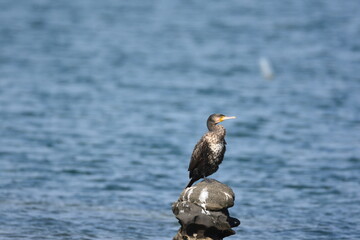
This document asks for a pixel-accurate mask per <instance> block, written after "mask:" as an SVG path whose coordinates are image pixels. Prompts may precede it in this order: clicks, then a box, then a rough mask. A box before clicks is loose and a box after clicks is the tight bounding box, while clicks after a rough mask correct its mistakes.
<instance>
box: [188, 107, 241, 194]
mask: <svg viewBox="0 0 360 240" xmlns="http://www.w3.org/2000/svg"><path fill="white" fill-rule="evenodd" d="M233 118H236V117H227V116H225V115H224V114H219V113H214V114H212V115H210V116H209V118H208V120H207V128H208V129H209V131H208V132H207V133H205V134H204V135H203V136H202V137H201V139H200V140H199V142H198V143H197V144H196V145H195V148H194V150H193V153H192V155H191V160H190V164H189V169H188V171H189V178H190V182H189V184H188V185H187V186H186V187H190V186H191V185H192V184H193V183H194V182H196V181H197V180H199V179H200V178H205V179H206V177H207V176H209V175H211V174H213V173H214V172H216V171H217V170H218V168H219V165H220V163H221V162H222V161H223V159H224V154H225V150H226V146H225V145H226V141H225V134H226V130H225V128H224V126H222V125H218V123H220V122H222V121H224V120H227V119H233Z"/></svg>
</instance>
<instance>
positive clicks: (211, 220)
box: [172, 179, 240, 240]
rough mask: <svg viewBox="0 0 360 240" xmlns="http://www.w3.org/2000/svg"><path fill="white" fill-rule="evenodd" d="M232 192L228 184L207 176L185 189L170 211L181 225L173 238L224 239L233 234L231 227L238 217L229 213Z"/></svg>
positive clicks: (235, 224) (232, 202)
mask: <svg viewBox="0 0 360 240" xmlns="http://www.w3.org/2000/svg"><path fill="white" fill-rule="evenodd" d="M234 199H235V195H234V192H233V191H232V190H231V188H230V187H228V186H227V185H225V184H223V183H220V182H218V181H216V180H213V179H211V180H210V179H209V180H207V181H202V182H200V183H198V184H197V185H194V186H192V187H190V188H186V189H184V191H183V192H182V193H181V194H180V197H179V199H178V201H177V202H175V203H174V204H173V205H172V210H173V213H174V214H175V216H176V218H177V219H178V220H179V223H180V225H181V227H180V229H179V231H178V233H177V235H176V236H175V237H174V240H180V239H181V240H182V239H189V240H190V239H216V240H218V239H223V238H224V237H227V236H230V235H233V234H235V231H234V230H232V228H233V227H237V226H239V225H240V221H239V220H238V219H236V218H233V217H230V215H229V211H228V208H229V207H232V206H234Z"/></svg>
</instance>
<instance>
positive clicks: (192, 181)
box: [185, 178, 198, 188]
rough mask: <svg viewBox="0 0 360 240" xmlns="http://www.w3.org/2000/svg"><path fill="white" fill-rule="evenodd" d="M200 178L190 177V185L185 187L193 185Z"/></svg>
mask: <svg viewBox="0 0 360 240" xmlns="http://www.w3.org/2000/svg"><path fill="white" fill-rule="evenodd" d="M197 180H198V179H196V178H192V179H190V182H189V183H188V185H187V186H186V187H185V188H188V187H191V185H193V183H194V182H196V181H197Z"/></svg>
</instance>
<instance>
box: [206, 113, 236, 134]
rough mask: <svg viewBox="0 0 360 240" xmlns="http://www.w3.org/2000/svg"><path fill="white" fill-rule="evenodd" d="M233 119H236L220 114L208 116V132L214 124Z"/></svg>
mask: <svg viewBox="0 0 360 240" xmlns="http://www.w3.org/2000/svg"><path fill="white" fill-rule="evenodd" d="M234 118H236V117H228V116H225V115H224V114H221V113H214V114H211V115H210V116H209V118H208V120H207V126H208V128H209V130H210V129H212V127H213V126H215V125H216V124H218V123H221V122H222V121H225V120H228V119H234Z"/></svg>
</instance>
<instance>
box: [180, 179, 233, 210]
mask: <svg viewBox="0 0 360 240" xmlns="http://www.w3.org/2000/svg"><path fill="white" fill-rule="evenodd" d="M234 200H235V195H234V192H233V191H232V190H231V188H230V187H228V186H227V185H225V184H223V183H221V182H219V181H217V180H214V179H208V180H207V181H205V180H204V181H202V182H200V183H198V184H196V185H194V186H192V187H189V188H185V189H184V191H183V192H182V193H181V194H180V198H179V201H187V202H192V203H195V204H197V205H198V206H201V207H202V208H204V209H205V210H214V211H216V210H221V209H224V208H229V207H232V206H234Z"/></svg>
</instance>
